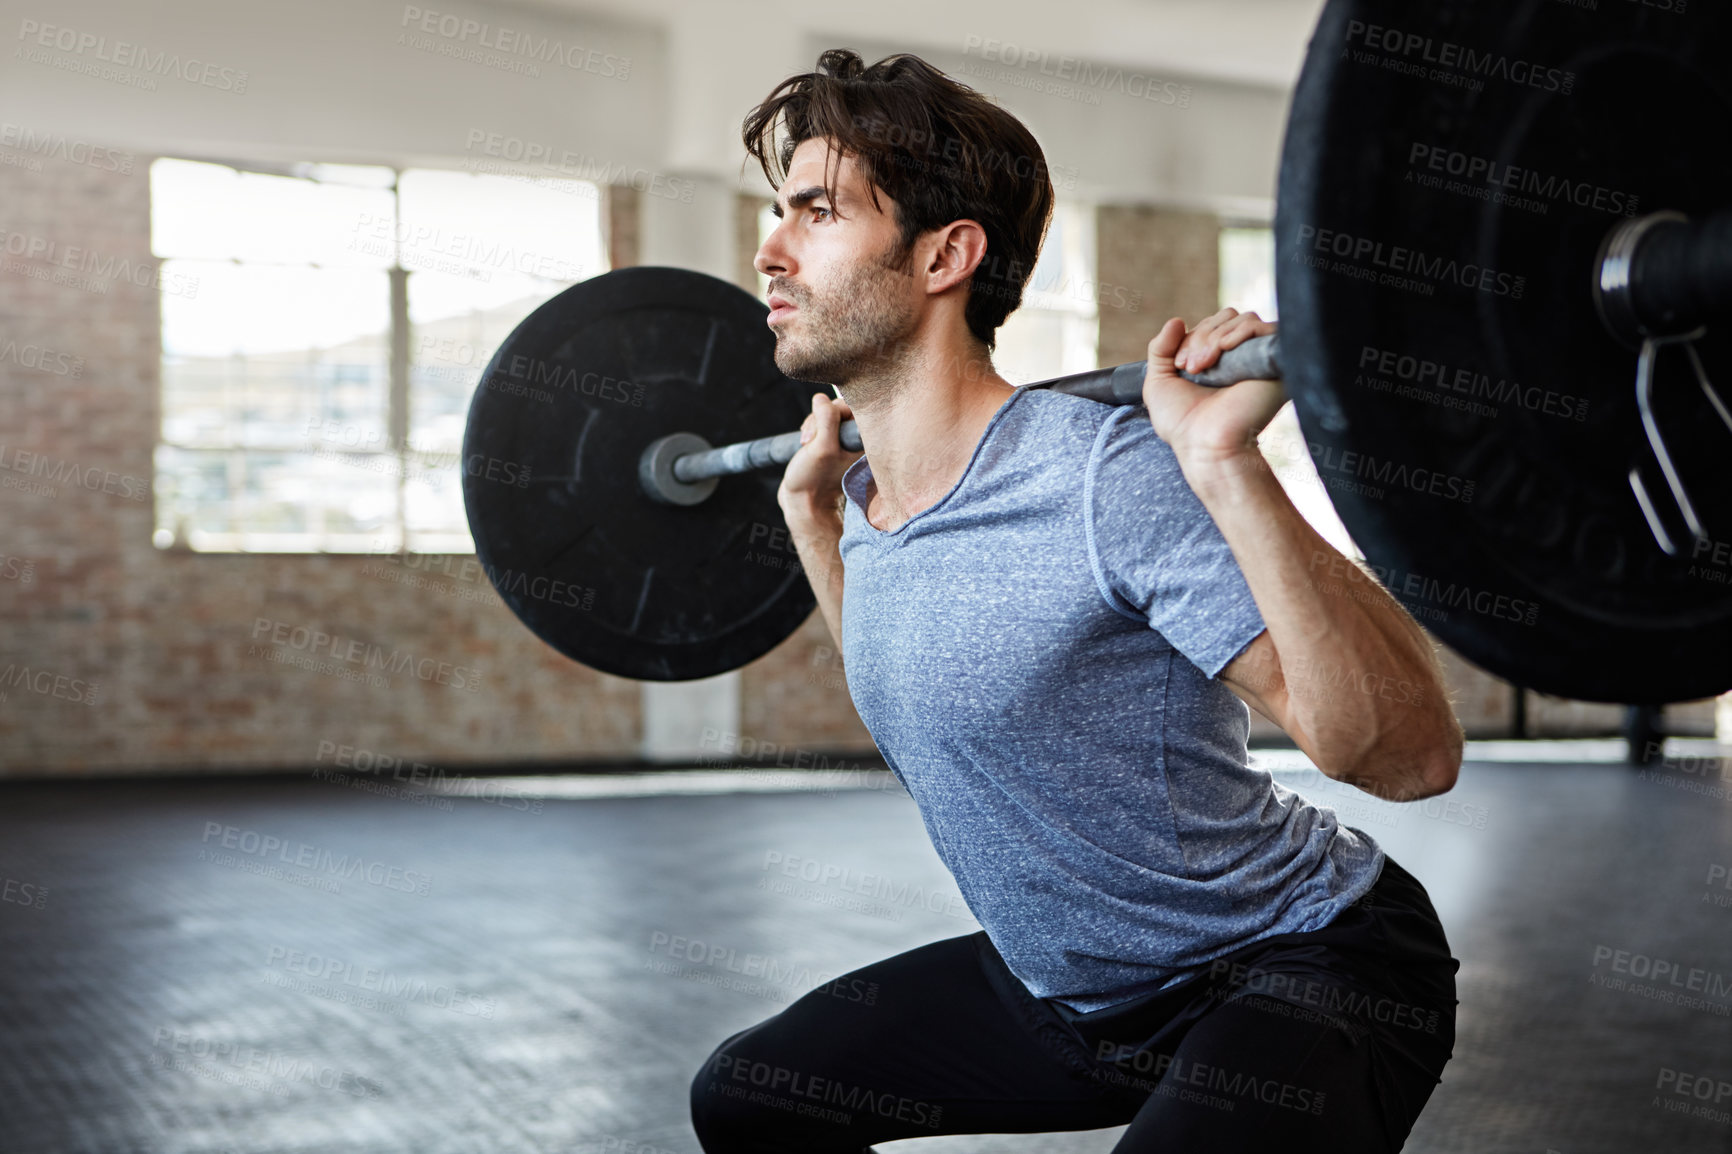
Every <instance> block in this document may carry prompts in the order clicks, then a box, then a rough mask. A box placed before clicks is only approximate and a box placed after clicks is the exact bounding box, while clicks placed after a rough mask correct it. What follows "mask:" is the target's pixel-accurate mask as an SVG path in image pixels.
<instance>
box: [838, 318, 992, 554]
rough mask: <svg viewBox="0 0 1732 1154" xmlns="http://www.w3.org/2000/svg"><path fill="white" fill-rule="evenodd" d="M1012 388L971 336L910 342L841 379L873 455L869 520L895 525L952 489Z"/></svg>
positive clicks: (844, 395)
mask: <svg viewBox="0 0 1732 1154" xmlns="http://www.w3.org/2000/svg"><path fill="white" fill-rule="evenodd" d="M1013 388H1014V386H1012V385H1011V384H1010V382H1009V381H1006V380H1005V379H1004V378H1003V377H1001V376H999V375H998V373H997V372H996V371H994V369H993V367H992V361H991V358H990V355H989V354H988V353H987V352H986V350H985V349H983V348H981V347H980V346H978V345H975V344H973V343H972V342H970V343H969V344H967V345H965V346H963V345H959V346H956V347H952V348H946V349H942V350H939V349H932V348H919V347H917V348H915V349H911V350H909V351H908V352H907V353H905V354H904V355H902V356H899V357H897V358H895V359H894V360H893V361H892V362H891V363H886V364H883V365H878V366H874V367H873V368H872V370H871V371H869V372H867V373H864V374H862V375H861V376H859V377H857V378H855V379H854V380H852V381H850V382H849V383H848V384H846V385H843V386H841V387H840V388H839V389H838V391H839V392H840V393H841V394H842V399H843V400H844V401H846V402H847V403H848V407H849V408H850V409H852V410H853V413H854V420H855V421H856V422H857V423H858V424H859V426H860V441H861V443H862V444H863V445H864V446H865V449H866V456H867V459H868V460H870V461H871V462H872V480H873V486H874V489H875V490H876V491H875V493H874V494H873V501H872V504H871V506H870V507H869V509H868V513H869V519H870V520H871V521H872V523H873V524H874V525H876V526H877V527H879V528H881V529H894V528H895V527H896V526H898V525H900V524H902V523H903V522H904V521H907V520H908V519H909V518H910V517H913V516H914V515H915V514H917V513H919V512H920V511H922V510H923V509H927V508H930V507H931V506H933V505H935V504H937V503H938V501H939V500H940V499H942V498H943V496H944V495H945V494H946V493H948V492H950V490H951V489H952V488H954V487H955V485H956V482H957V481H958V480H960V479H961V477H962V474H963V471H964V470H966V469H967V468H968V462H969V460H970V459H971V458H972V457H973V456H974V450H975V447H976V446H978V445H979V444H980V438H981V436H982V434H984V433H985V431H986V426H987V425H988V424H990V423H991V422H992V417H993V414H994V413H996V412H997V411H998V409H999V406H1001V405H1003V404H1004V402H1005V400H1006V399H1007V398H1008V397H1009V396H1010V394H1011V392H1012V391H1013Z"/></svg>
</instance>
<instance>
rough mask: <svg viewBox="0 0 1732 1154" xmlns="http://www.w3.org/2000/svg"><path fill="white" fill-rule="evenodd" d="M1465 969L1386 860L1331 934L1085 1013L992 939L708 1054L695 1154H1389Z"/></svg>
mask: <svg viewBox="0 0 1732 1154" xmlns="http://www.w3.org/2000/svg"><path fill="white" fill-rule="evenodd" d="M1458 965H1459V963H1457V961H1456V960H1455V959H1454V958H1452V957H1451V956H1450V954H1449V943H1448V942H1447V941H1446V940H1445V939H1444V934H1443V928H1442V926H1441V925H1440V924H1439V923H1438V920H1437V914H1436V912H1435V911H1434V910H1433V909H1432V907H1431V901H1430V899H1429V898H1428V897H1427V896H1426V893H1425V889H1424V887H1423V886H1421V885H1420V884H1419V882H1418V881H1417V880H1415V879H1414V877H1413V876H1412V875H1411V874H1409V873H1408V872H1407V871H1406V870H1404V869H1402V868H1401V867H1400V866H1399V865H1397V864H1396V863H1395V862H1394V861H1393V860H1386V862H1385V865H1384V867H1383V872H1382V875H1381V876H1380V877H1379V878H1378V881H1377V885H1376V886H1375V887H1373V889H1372V890H1371V891H1370V892H1369V893H1368V894H1366V895H1365V897H1363V898H1361V899H1360V900H1359V901H1358V902H1356V903H1355V904H1354V905H1352V906H1351V907H1349V908H1348V909H1346V910H1344V911H1343V912H1342V913H1341V915H1340V916H1339V917H1337V918H1336V919H1335V920H1334V921H1333V922H1331V923H1330V924H1329V925H1327V926H1325V927H1323V928H1322V929H1320V930H1314V931H1311V932H1309V933H1302V934H1282V935H1278V936H1275V937H1271V938H1265V939H1264V940H1262V941H1260V942H1256V943H1254V944H1252V945H1250V946H1247V947H1245V948H1243V949H1241V950H1238V951H1236V952H1234V953H1232V954H1229V955H1227V956H1226V957H1224V958H1221V959H1219V960H1218V961H1216V962H1214V963H1211V964H1210V965H1208V966H1206V967H1203V968H1202V970H1200V971H1199V972H1198V973H1196V974H1194V975H1191V976H1190V977H1188V978H1187V979H1186V980H1185V981H1183V982H1181V983H1179V984H1178V985H1176V986H1174V987H1173V988H1171V989H1168V990H1163V991H1159V992H1157V993H1154V994H1149V995H1145V996H1143V997H1140V998H1138V999H1136V1000H1135V1001H1132V1002H1130V1003H1128V1004H1125V1005H1120V1006H1114V1007H1111V1008H1109V1009H1106V1010H1100V1011H1096V1012H1094V1013H1087V1014H1079V1013H1077V1012H1075V1011H1072V1010H1070V1009H1069V1008H1068V1007H1065V1006H1063V1005H1060V1004H1059V1003H1056V1002H1050V1001H1046V1000H1044V999H1040V998H1036V997H1035V996H1034V995H1033V994H1031V993H1030V992H1029V991H1028V989H1027V987H1025V986H1024V985H1023V984H1022V983H1021V982H1020V981H1019V980H1018V979H1017V978H1016V977H1015V976H1014V975H1012V974H1011V973H1010V971H1009V970H1008V969H1007V968H1006V967H1005V964H1004V961H1003V959H1002V958H1000V957H999V955H998V952H997V951H996V950H995V949H993V947H992V944H991V942H989V941H988V940H987V937H986V935H985V934H984V933H976V934H970V935H966V936H963V937H958V938H950V939H947V940H945V941H940V942H934V943H932V944H931V945H927V946H921V947H920V948H918V949H913V950H909V951H908V952H906V953H902V954H897V955H896V956H895V957H891V958H887V959H885V960H884V961H881V962H877V963H875V964H873V965H870V966H866V967H865V968H863V969H859V970H855V971H853V972H852V973H849V974H845V975H843V976H842V977H840V978H837V979H836V980H835V981H833V982H829V983H827V984H826V985H824V986H822V987H820V988H818V989H817V990H814V991H812V992H811V993H808V994H806V995H805V996H804V997H802V998H800V1000H799V1001H797V1002H795V1003H794V1004H793V1005H791V1006H789V1007H788V1008H787V1009H785V1010H783V1011H782V1012H781V1013H779V1014H777V1015H776V1016H775V1017H773V1018H770V1019H768V1020H766V1021H763V1022H760V1023H759V1024H758V1025H756V1026H753V1027H751V1028H750V1029H747V1030H743V1031H741V1032H740V1033H738V1034H735V1035H734V1036H733V1037H731V1038H729V1039H728V1040H727V1041H725V1042H723V1043H722V1044H721V1045H720V1046H719V1047H717V1049H716V1051H715V1053H713V1054H712V1055H711V1056H710V1058H709V1060H708V1061H706V1062H705V1063H704V1066H703V1068H702V1070H700V1071H699V1073H698V1076H697V1077H696V1079H695V1080H694V1081H693V1082H692V1103H691V1105H692V1123H693V1125H694V1127H695V1128H696V1130H697V1134H698V1138H699V1141H700V1142H701V1143H702V1144H703V1148H704V1150H705V1151H706V1152H707V1154H772V1152H775V1154H794V1152H796V1151H797V1152H800V1154H830V1152H835V1154H859V1152H860V1151H862V1150H863V1149H865V1147H866V1146H867V1145H868V1144H869V1143H872V1142H884V1141H891V1140H894V1139H898V1138H913V1137H918V1136H921V1135H929V1134H990V1133H1018V1134H1031V1133H1047V1132H1051V1131H1056V1130H1090V1129H1097V1128H1101V1127H1107V1126H1120V1125H1124V1124H1126V1123H1129V1124H1130V1129H1129V1130H1127V1131H1126V1132H1125V1135H1124V1137H1123V1138H1122V1139H1121V1140H1120V1141H1119V1143H1118V1145H1117V1146H1116V1147H1115V1148H1114V1150H1115V1154H1135V1152H1141V1151H1162V1152H1168V1151H1172V1152H1178V1151H1198V1152H1203V1151H1207V1152H1209V1154H1229V1152H1232V1151H1251V1150H1257V1151H1269V1150H1279V1151H1281V1154H1300V1152H1303V1151H1320V1152H1321V1151H1328V1152H1329V1154H1345V1152H1349V1151H1351V1152H1353V1154H1367V1152H1373V1151H1393V1150H1399V1149H1400V1148H1401V1145H1402V1143H1403V1141H1405V1139H1406V1137H1407V1133H1408V1131H1409V1130H1410V1129H1411V1128H1412V1126H1413V1122H1414V1119H1415V1118H1417V1117H1418V1116H1419V1111H1420V1109H1421V1108H1422V1107H1423V1106H1424V1105H1425V1102H1426V1099H1428V1098H1429V1097H1430V1096H1431V1091H1432V1088H1433V1087H1434V1086H1436V1085H1437V1082H1438V1079H1439V1077H1440V1075H1441V1073H1442V1070H1443V1067H1444V1064H1445V1063H1446V1062H1448V1061H1449V1058H1450V1054H1451V1052H1452V1050H1453V1048H1454V1045H1455V1006H1456V999H1455V972H1456V969H1457V968H1458Z"/></svg>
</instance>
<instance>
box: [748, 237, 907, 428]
mask: <svg viewBox="0 0 1732 1154" xmlns="http://www.w3.org/2000/svg"><path fill="white" fill-rule="evenodd" d="M909 251H910V250H909V249H905V248H903V247H902V246H901V245H900V244H899V243H896V242H892V243H891V245H890V247H889V248H888V249H886V250H885V252H883V253H882V254H880V255H879V257H878V258H877V259H876V260H871V261H863V262H861V263H860V264H858V265H856V266H855V267H854V268H853V269H851V270H850V271H849V273H848V276H847V278H846V279H845V280H843V282H842V283H841V284H839V285H837V286H836V287H835V288H833V289H830V290H828V291H826V292H824V293H823V294H822V295H819V294H816V293H814V292H812V291H811V290H810V289H808V288H805V287H803V286H800V287H797V286H792V285H788V284H786V283H784V284H779V285H778V284H775V283H772V284H771V286H770V287H771V290H772V291H774V292H777V293H779V294H781V295H782V296H785V297H787V298H788V299H789V300H791V301H793V302H794V305H795V307H796V309H797V310H798V311H797V313H796V314H795V315H796V316H797V317H798V319H799V322H800V327H801V332H800V335H799V336H798V337H794V336H789V335H783V334H780V333H778V334H777V337H776V367H777V368H778V369H780V370H782V372H783V373H784V374H785V375H787V376H789V377H792V378H793V379H795V380H797V381H809V382H811V383H813V384H820V385H835V386H836V388H837V391H838V392H840V393H842V395H843V400H845V401H847V402H848V404H849V405H850V406H851V407H854V408H859V407H860V406H862V405H873V404H875V403H878V402H881V401H883V400H884V399H885V398H887V397H889V396H891V395H893V394H894V393H895V392H896V390H897V388H898V387H899V386H900V384H901V383H902V381H903V380H904V379H905V378H906V373H904V372H902V371H901V369H902V367H903V361H904V359H905V358H906V357H907V356H908V352H909V350H908V348H907V337H908V335H909V333H911V332H912V331H913V329H914V306H913V305H912V303H910V302H909V300H908V298H907V295H906V293H905V290H904V288H903V285H902V282H903V281H905V280H907V278H908V277H910V276H912V275H913V270H912V268H911V266H910V264H909V260H908V257H909Z"/></svg>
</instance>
